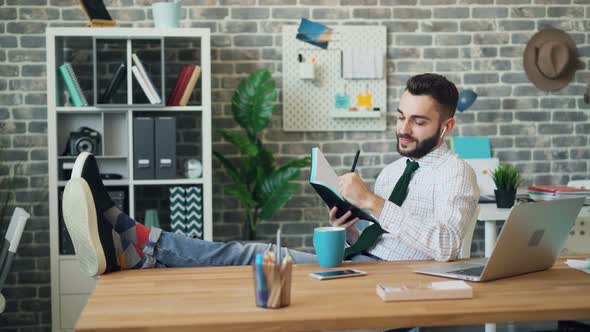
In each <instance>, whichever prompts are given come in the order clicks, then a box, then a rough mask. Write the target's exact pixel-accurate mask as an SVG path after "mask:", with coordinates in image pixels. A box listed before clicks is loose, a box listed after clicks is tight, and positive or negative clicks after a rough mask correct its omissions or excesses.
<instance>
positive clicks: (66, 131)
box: [57, 114, 104, 155]
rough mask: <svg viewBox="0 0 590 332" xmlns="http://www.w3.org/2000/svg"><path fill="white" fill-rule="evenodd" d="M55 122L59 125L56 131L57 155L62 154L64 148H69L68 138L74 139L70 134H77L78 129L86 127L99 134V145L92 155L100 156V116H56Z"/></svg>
mask: <svg viewBox="0 0 590 332" xmlns="http://www.w3.org/2000/svg"><path fill="white" fill-rule="evenodd" d="M57 122H58V124H59V126H58V130H57V146H58V153H59V154H63V152H65V150H66V147H69V146H70V138H72V139H75V137H73V136H72V133H74V132H79V130H80V128H82V127H88V128H90V129H93V130H96V131H97V132H99V133H100V134H101V139H100V144H99V146H97V149H96V151H94V152H93V154H95V155H101V154H102V145H103V139H104V135H102V133H103V132H104V131H103V123H102V116H101V115H100V114H76V115H75V116H68V115H64V114H58V116H57ZM60 149H61V150H60Z"/></svg>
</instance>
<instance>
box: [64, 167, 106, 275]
mask: <svg viewBox="0 0 590 332" xmlns="http://www.w3.org/2000/svg"><path fill="white" fill-rule="evenodd" d="M62 209H63V216H64V222H65V224H66V227H67V229H68V232H69V234H70V237H71V238H72V243H73V244H74V250H75V251H76V255H77V256H78V260H79V262H80V268H81V269H82V270H83V271H84V272H85V273H87V274H88V275H90V276H95V275H99V274H103V273H105V272H107V271H111V270H114V269H115V266H113V265H110V266H109V264H107V263H108V262H107V257H109V258H110V259H109V261H112V259H113V257H116V255H115V250H114V246H113V240H112V235H111V231H110V225H108V223H106V222H104V221H103V218H102V217H101V216H99V215H97V213H96V212H97V211H96V206H95V204H94V198H93V197H92V191H91V190H90V187H89V186H88V183H86V181H85V180H84V179H83V178H73V179H70V181H68V183H67V184H66V187H65V190H64V193H63V206H62ZM101 233H102V234H103V236H101V235H100V234H101ZM104 239H110V241H104ZM115 261H116V258H115Z"/></svg>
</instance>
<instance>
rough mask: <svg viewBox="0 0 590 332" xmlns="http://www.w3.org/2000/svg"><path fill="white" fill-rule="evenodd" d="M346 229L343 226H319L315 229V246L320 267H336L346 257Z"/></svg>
mask: <svg viewBox="0 0 590 332" xmlns="http://www.w3.org/2000/svg"><path fill="white" fill-rule="evenodd" d="M345 240H346V229H344V228H342V227H318V228H316V229H314V231H313V247H314V248H315V254H316V256H317V257H318V262H319V263H320V267H336V266H339V265H340V264H342V260H343V259H344V243H345V242H344V241H345Z"/></svg>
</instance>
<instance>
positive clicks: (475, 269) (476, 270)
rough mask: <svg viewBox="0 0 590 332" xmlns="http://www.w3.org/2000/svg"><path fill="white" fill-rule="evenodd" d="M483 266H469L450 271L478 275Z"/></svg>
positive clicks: (481, 271)
mask: <svg viewBox="0 0 590 332" xmlns="http://www.w3.org/2000/svg"><path fill="white" fill-rule="evenodd" d="M483 268H484V267H483V266H477V267H470V268H468V269H461V270H455V271H451V272H450V273H454V274H463V275H467V276H473V277H479V276H480V275H481V274H482V273H483Z"/></svg>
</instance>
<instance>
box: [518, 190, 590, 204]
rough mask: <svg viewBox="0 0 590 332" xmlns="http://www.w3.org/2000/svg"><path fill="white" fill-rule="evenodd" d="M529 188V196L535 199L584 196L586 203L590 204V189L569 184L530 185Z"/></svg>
mask: <svg viewBox="0 0 590 332" xmlns="http://www.w3.org/2000/svg"><path fill="white" fill-rule="evenodd" d="M528 190H529V197H530V198H531V199H533V200H535V201H551V200H555V199H567V198H579V197H584V198H585V199H586V202H585V204H590V189H584V188H574V187H567V186H529V187H528Z"/></svg>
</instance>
